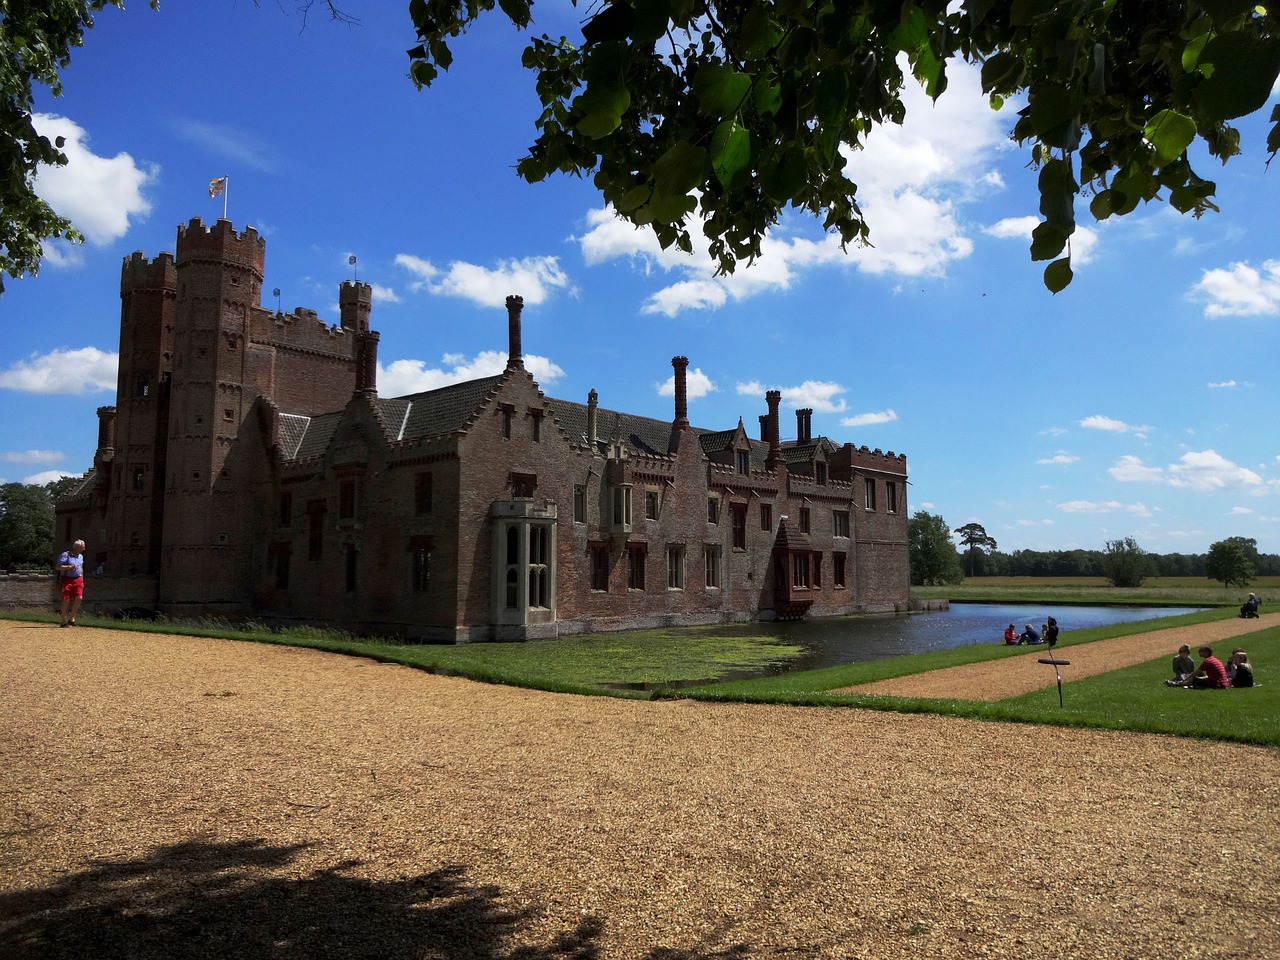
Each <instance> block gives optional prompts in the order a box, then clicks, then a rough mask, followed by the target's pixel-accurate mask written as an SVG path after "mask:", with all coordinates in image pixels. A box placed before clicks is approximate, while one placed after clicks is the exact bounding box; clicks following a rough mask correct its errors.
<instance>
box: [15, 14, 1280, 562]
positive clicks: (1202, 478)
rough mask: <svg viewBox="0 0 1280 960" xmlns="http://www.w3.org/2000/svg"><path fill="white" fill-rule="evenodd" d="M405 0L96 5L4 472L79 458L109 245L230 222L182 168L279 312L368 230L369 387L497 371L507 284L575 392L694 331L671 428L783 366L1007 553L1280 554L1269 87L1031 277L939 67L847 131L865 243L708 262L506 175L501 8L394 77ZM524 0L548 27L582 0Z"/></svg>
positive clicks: (92, 431) (76, 463) (42, 125)
mask: <svg viewBox="0 0 1280 960" xmlns="http://www.w3.org/2000/svg"><path fill="white" fill-rule="evenodd" d="M283 6H284V7H287V8H289V9H290V10H292V8H293V4H285V5H283ZM407 6H408V4H407V2H406V0H391V2H379V3H373V2H370V0H346V2H345V3H344V4H343V7H344V9H346V10H347V11H348V12H349V13H351V14H353V15H355V16H356V17H358V18H359V19H360V23H359V25H358V26H353V27H347V26H342V25H338V24H333V23H330V22H328V21H326V20H324V19H322V18H321V17H319V16H316V15H314V14H313V16H312V18H311V20H310V21H309V22H308V23H307V24H306V27H305V29H302V27H303V24H302V21H301V20H300V19H299V18H298V17H297V16H295V15H293V14H292V13H288V12H284V11H283V10H282V9H281V7H280V6H278V5H276V4H274V3H271V2H264V3H262V5H261V6H255V5H254V4H252V3H250V2H249V0H208V2H204V3H198V4H166V5H164V6H163V7H162V9H161V10H160V11H159V12H154V11H152V10H150V9H149V8H148V6H147V5H146V4H145V3H144V2H142V0H135V2H134V3H133V4H132V5H131V7H130V9H129V10H127V11H125V12H121V11H117V10H106V11H104V12H102V13H101V14H100V15H99V16H98V18H97V21H98V22H97V26H96V27H95V28H94V29H93V30H92V31H90V32H89V34H88V35H87V39H86V44H85V46H84V48H82V49H80V50H78V51H76V52H75V53H74V56H73V60H72V64H71V66H70V68H69V69H68V70H67V71H66V72H65V73H64V85H65V90H64V95H63V96H62V97H60V98H57V99H54V98H51V97H48V96H43V97H42V98H41V99H40V100H39V102H38V105H37V108H38V111H39V113H40V114H41V117H40V119H39V123H38V127H39V129H41V131H42V132H45V133H46V134H50V135H53V134H62V135H64V136H66V137H67V138H68V142H69V146H68V153H69V155H70V156H71V158H72V162H71V164H70V166H69V167H67V168H66V169H63V170H49V171H46V172H44V173H43V174H42V176H41V181H40V190H41V193H42V194H43V195H44V196H45V197H46V199H48V200H49V201H50V202H51V203H52V204H53V205H54V207H55V208H56V209H58V210H59V211H60V212H62V213H64V214H65V215H67V216H69V217H71V218H72V219H73V220H74V221H75V222H76V223H77V224H78V225H79V226H80V228H81V229H82V230H83V232H84V233H85V234H86V236H87V237H88V238H89V242H88V243H86V244H85V245H84V246H82V247H76V248H70V247H67V246H64V245H61V244H50V245H49V246H48V248H47V253H48V257H47V259H46V262H45V264H44V266H43V267H42V269H41V271H40V274H39V275H38V276H37V277H30V278H26V279H24V280H20V281H8V282H7V283H6V289H7V292H6V293H5V294H4V295H3V297H0V322H2V323H3V327H2V329H3V333H4V336H3V340H2V346H0V404H2V405H3V410H4V415H3V417H0V479H3V480H6V481H8V480H27V481H30V482H43V481H44V480H46V479H50V478H52V477H54V476H58V475H61V474H67V473H72V474H79V473H81V472H82V471H83V470H84V469H86V468H87V467H88V466H89V465H90V463H91V461H92V456H93V450H94V447H95V445H96V440H97V418H96V416H95V413H94V410H95V408H97V407H98V406H102V405H104V404H110V403H114V397H115V392H114V391H115V365H116V349H117V345H118V339H117V338H118V324H119V313H120V301H119V277H120V264H121V261H122V259H123V258H125V257H127V256H129V254H131V253H132V252H133V251H135V250H141V251H143V252H144V253H145V254H146V255H147V256H154V255H155V254H157V253H159V252H161V251H165V250H169V251H172V250H173V248H174V241H175V236H176V231H177V227H178V225H179V224H181V223H186V222H187V221H188V220H190V219H191V218H192V217H202V218H204V220H205V222H206V223H212V222H213V221H214V220H215V219H216V218H218V217H220V216H222V213H223V200H222V199H221V198H219V199H210V198H209V196H208V182H209V180H210V179H211V178H213V177H219V176H228V177H229V178H230V182H229V193H228V196H227V198H226V199H227V204H228V206H227V215H228V217H229V219H231V220H232V221H233V222H234V223H235V225H236V226H237V227H240V228H243V227H244V226H245V225H249V224H252V225H253V226H255V227H257V229H258V230H259V232H260V233H262V234H263V235H264V236H265V237H266V239H267V252H266V260H267V262H266V279H265V282H264V289H265V290H267V291H270V290H272V289H273V288H276V287H278V288H280V290H281V291H282V292H281V297H280V306H282V307H283V308H284V309H286V310H289V309H292V308H293V307H296V306H303V307H310V308H312V309H315V310H317V311H318V312H319V313H320V315H321V316H322V317H325V318H327V319H329V320H330V321H331V322H336V320H337V316H338V314H337V288H338V284H339V283H340V282H341V281H342V280H344V279H350V277H351V276H352V268H351V267H350V266H349V265H348V258H349V257H350V256H351V255H353V254H354V255H355V256H356V257H357V258H358V265H357V270H358V274H359V278H360V279H361V280H363V281H366V282H369V283H371V284H373V286H374V291H375V302H374V309H373V315H372V325H373V327H374V328H375V329H377V330H379V331H380V332H381V334H382V340H381V344H380V348H379V359H380V363H381V366H382V369H381V371H380V374H379V391H380V393H381V394H382V395H383V396H394V395H399V394H404V393H408V392H412V391H416V390H422V389H428V388H430V387H433V386H439V385H443V384H446V383H450V382H454V381H456V380H459V379H469V378H472V377H475V376H482V375H487V374H489V373H493V372H496V371H497V370H499V369H501V366H502V365H503V363H504V362H505V358H506V347H507V340H506V313H505V310H504V309H503V307H502V301H503V299H504V298H505V297H506V296H507V295H508V294H511V293H515V294H520V295H522V296H523V297H524V299H525V304H526V306H525V311H524V333H523V346H524V352H525V355H526V362H527V364H528V366H529V367H530V368H531V369H532V370H533V371H534V374H535V376H536V377H537V378H538V380H539V382H540V383H541V384H542V386H543V388H544V390H545V391H546V392H547V393H548V394H549V395H551V396H553V397H562V398H565V399H571V400H577V401H581V402H585V400H586V396H587V392H588V391H589V390H591V389H592V388H595V389H597V390H598V391H599V393H600V403H601V405H602V406H605V407H608V408H612V409H623V410H628V411H631V412H634V413H641V414H646V415H650V416H654V417H659V418H664V419H665V418H667V417H670V416H671V413H672V398H671V386H670V379H671V364H670V361H671V358H672V357H673V356H676V355H685V356H687V357H689V361H690V363H689V371H690V374H689V387H690V392H689V408H690V409H689V412H690V419H691V420H692V421H693V422H694V423H695V424H697V425H699V426H705V427H712V428H717V429H718V428H728V427H732V426H734V425H735V424H736V423H737V421H738V418H739V417H741V418H742V420H743V421H744V423H745V424H746V426H747V428H748V430H749V431H750V432H752V433H753V434H754V433H756V432H757V431H758V420H757V418H758V416H759V415H760V414H761V413H764V412H765V410H766V407H765V400H764V392H765V391H766V390H768V389H779V390H781V391H782V393H783V404H782V414H783V415H782V423H783V434H784V437H785V436H788V435H794V429H795V427H794V423H795V420H794V414H793V413H792V412H791V411H792V410H793V409H794V408H796V407H801V406H807V407H812V408H813V410H814V414H813V431H814V433H815V434H817V433H820V434H824V435H826V436H829V437H831V438H833V439H834V440H836V441H837V442H840V443H843V442H846V441H851V442H853V443H856V444H859V445H862V444H865V445H867V446H869V447H872V448H880V449H882V450H892V451H895V452H898V453H905V454H906V455H907V463H908V467H909V470H910V475H911V483H912V486H911V489H910V494H909V501H908V506H909V508H910V510H911V511H912V512H914V511H916V510H919V509H925V510H928V511H930V512H931V513H936V514H941V515H942V516H943V517H944V518H945V519H946V520H947V522H948V523H949V524H950V525H951V526H952V527H957V526H960V525H961V524H964V523H967V522H969V521H977V522H979V523H981V524H983V525H984V526H985V527H986V529H987V531H988V533H990V534H991V535H992V536H994V537H995V538H996V540H997V541H998V543H999V547H1000V549H1001V550H1005V551H1009V550H1016V549H1074V548H1085V549H1102V548H1103V546H1104V545H1105V543H1106V541H1107V540H1112V539H1117V538H1120V537H1126V536H1133V537H1135V538H1136V539H1137V541H1138V543H1139V544H1140V545H1141V546H1142V547H1144V548H1145V549H1147V550H1150V551H1155V552H1161V553H1167V552H1175V551H1179V552H1204V551H1205V550H1207V548H1208V547H1209V545H1210V544H1211V543H1213V542H1214V541H1216V540H1220V539H1222V538H1224V537H1227V536H1248V537H1254V538H1256V539H1257V541H1258V546H1259V548H1260V549H1261V550H1263V551H1265V552H1280V431H1277V429H1276V426H1275V424H1276V423H1277V420H1280V391H1277V380H1278V379H1280V374H1278V373H1277V369H1276V368H1277V365H1276V361H1275V358H1276V356H1277V353H1278V352H1280V351H1278V350H1277V347H1278V346H1280V343H1278V339H1280V337H1278V334H1277V330H1278V323H1280V217H1277V211H1280V202H1278V201H1280V169H1273V170H1271V171H1270V172H1268V171H1267V170H1266V168H1265V160H1266V154H1265V149H1264V144H1265V138H1266V125H1265V120H1266V118H1267V116H1268V115H1269V114H1270V111H1271V104H1270V103H1269V104H1268V106H1267V107H1266V108H1265V109H1264V110H1263V111H1262V112H1261V113H1260V114H1259V115H1257V116H1255V117H1252V118H1249V119H1247V120H1246V121H1244V122H1242V123H1241V129H1242V134H1243V147H1244V154H1243V155H1242V156H1240V157H1237V158H1236V159H1234V160H1233V161H1232V162H1231V164H1230V165H1229V166H1228V167H1226V168H1225V169H1223V168H1221V167H1219V166H1218V165H1217V164H1216V162H1211V161H1209V160H1207V159H1202V160H1201V161H1200V163H1199V164H1198V169H1199V172H1200V173H1201V174H1202V175H1204V176H1207V177H1211V178H1212V177H1217V180H1218V199H1219V201H1220V204H1221V206H1222V212H1221V213H1220V214H1210V215H1208V216H1206V217H1205V218H1203V219H1201V220H1199V221H1196V220H1194V219H1192V218H1191V217H1183V216H1180V215H1178V214H1177V213H1175V212H1173V211H1172V210H1170V209H1169V208H1167V207H1165V206H1164V205H1154V206H1151V207H1149V208H1148V209H1146V210H1141V211H1139V212H1137V213H1135V214H1134V215H1131V216H1129V217H1126V218H1123V220H1120V221H1117V222H1107V223H1104V224H1096V223H1093V222H1092V221H1090V220H1089V219H1088V214H1087V198H1086V199H1085V200H1084V201H1082V202H1080V203H1079V204H1078V212H1079V214H1080V216H1081V217H1082V223H1085V224H1087V229H1084V230H1081V231H1080V232H1078V234H1077V237H1076V241H1075V246H1074V252H1075V270H1076V277H1075V281H1074V282H1073V283H1072V285H1071V286H1070V287H1069V288H1068V289H1067V290H1066V291H1064V292H1063V293H1060V294H1058V295H1057V296H1052V295H1050V294H1049V293H1048V292H1047V291H1046V290H1045V289H1044V287H1043V286H1042V284H1041V277H1040V273H1041V266H1040V265H1037V264H1033V263H1031V262H1030V260H1029V257H1028V254H1027V238H1028V236H1029V232H1030V229H1031V226H1032V225H1034V223H1035V218H1036V211H1037V198H1036V195H1035V174H1034V172H1033V171H1031V170H1030V169H1028V168H1027V163H1028V160H1029V156H1028V154H1027V152H1026V151H1023V150H1020V149H1018V148H1017V147H1015V146H1014V145H1013V144H1011V143H1010V142H1009V140H1008V131H1009V129H1010V128H1011V126H1012V120H1011V117H1010V115H1009V114H1008V112H1006V113H1003V114H996V113H993V112H992V111H991V110H990V109H989V107H988V106H987V105H986V103H985V101H983V100H982V98H981V97H980V96H978V95H977V93H976V91H977V84H976V78H975V76H974V74H973V72H972V71H968V70H964V69H955V70H953V72H952V75H951V89H950V90H948V92H947V93H946V94H944V96H943V97H942V99H941V100H940V101H939V104H938V105H937V106H936V107H934V106H931V105H930V104H929V103H928V101H927V100H926V99H925V98H924V97H923V96H922V95H915V94H914V91H913V96H912V98H911V100H910V101H909V107H908V110H909V113H908V121H907V123H906V124H905V126H904V127H902V128H895V129H885V130H877V131H875V132H873V134H872V135H871V137H870V138H869V143H868V147H867V149H866V150H865V151H863V152H861V153H859V154H858V155H856V156H855V157H853V158H852V159H851V169H852V171H853V173H852V175H853V177H854V179H855V180H857V181H858V182H859V184H860V190H859V198H860V200H861V203H862V206H863V210H864V213H865V214H866V215H867V217H868V218H869V220H870V222H871V227H872V241H873V243H874V244H875V246H874V248H872V249H852V248H851V249H850V250H849V251H848V252H842V251H841V250H840V249H839V246H838V244H836V243H835V242H834V241H833V240H832V239H830V238H825V237H823V235H822V233H821V230H820V229H819V225H818V224H817V223H816V222H814V221H812V220H810V219H808V218H803V217H791V218H787V219H786V220H785V221H784V222H783V223H782V224H780V225H779V227H778V228H777V229H776V230H775V231H774V232H773V234H772V235H771V236H770V238H769V240H768V241H767V244H766V252H765V256H764V257H763V258H761V260H760V261H759V262H758V263H757V264H756V265H755V266H753V267H751V268H750V269H740V271H739V272H738V273H737V274H735V275H734V276H732V277H728V278H716V277H715V276H713V272H712V270H711V267H710V265H709V264H708V263H707V261H706V260H705V258H696V257H695V258H690V257H686V256H683V255H676V254H670V253H665V252H662V251H661V250H660V249H659V248H658V246H657V244H656V243H655V242H654V241H653V239H652V237H651V236H650V235H648V234H647V233H644V232H638V231H636V230H634V229H633V228H631V227H630V226H628V225H626V224H624V223H622V222H620V221H617V220H615V219H614V218H613V217H612V216H611V215H610V214H609V212H608V211H607V210H605V209H604V207H603V204H602V201H601V200H600V198H599V196H598V195H597V194H596V192H595V191H594V189H593V188H592V186H591V184H590V182H589V180H578V179H574V178H569V177H559V178H556V179H553V180H549V181H547V182H544V183H541V184H537V185H533V186H530V185H528V184H525V183H524V182H522V181H520V180H519V179H518V178H517V177H516V176H515V172H514V169H513V167H514V164H515V162H516V160H517V159H519V158H520V157H521V156H522V155H523V153H524V151H525V148H526V147H527V146H528V145H529V144H530V143H531V142H532V140H533V138H534V136H535V132H534V129H533V126H532V122H533V118H534V117H535V115H536V113H537V101H536V98H535V96H534V92H533V78H532V75H531V74H528V73H527V72H525V71H524V70H522V68H521V67H520V65H519V56H520V51H521V50H522V49H523V47H524V45H525V42H526V38H525V37H524V36H522V35H520V34H518V33H517V32H516V31H515V30H514V29H513V28H511V27H510V25H509V24H506V23H505V22H503V21H502V19H501V17H500V16H498V17H489V18H487V20H488V22H482V24H481V26H479V27H478V28H477V29H475V30H473V31H472V32H471V33H470V34H468V35H467V36H466V37H465V38H464V39H463V41H461V42H460V43H458V44H457V45H456V46H455V56H456V60H455V63H454V65H453V67H452V69H451V70H450V72H449V73H447V74H445V75H443V76H442V78H441V79H440V80H439V81H438V82H437V84H436V85H435V86H434V87H433V88H432V89H431V90H429V91H424V92H419V91H417V90H415V88H414V87H413V86H412V84H411V83H410V82H409V80H408V79H407V64H408V61H407V57H406V55H405V51H406V50H407V49H408V48H409V47H410V46H413V45H414V36H413V31H412V28H411V26H410V24H409V21H408V16H407V12H406V11H407ZM535 14H536V15H537V17H538V21H537V23H536V24H535V30H536V32H537V33H539V34H540V33H542V32H546V33H550V34H553V35H556V36H558V35H560V34H561V33H571V32H572V31H573V29H574V27H575V23H576V17H577V16H578V15H579V14H578V13H577V12H575V10H574V9H573V8H572V7H571V6H570V5H569V4H568V3H563V2H544V3H539V4H538V5H537V7H536V8H535ZM1274 102H1275V97H1273V98H1272V103H1274ZM264 305H265V306H268V307H273V308H274V307H275V306H276V303H275V302H274V298H272V297H268V300H267V302H265V303H264ZM788 427H789V428H790V429H789V430H788Z"/></svg>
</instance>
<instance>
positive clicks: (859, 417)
mask: <svg viewBox="0 0 1280 960" xmlns="http://www.w3.org/2000/svg"><path fill="white" fill-rule="evenodd" d="M897 419H898V415H897V414H896V413H895V412H894V411H892V410H881V411H880V412H879V413H859V414H856V415H854V416H852V417H845V418H844V419H843V420H841V421H840V426H842V427H871V426H875V425H876V424H880V423H892V422H893V421H894V420H897Z"/></svg>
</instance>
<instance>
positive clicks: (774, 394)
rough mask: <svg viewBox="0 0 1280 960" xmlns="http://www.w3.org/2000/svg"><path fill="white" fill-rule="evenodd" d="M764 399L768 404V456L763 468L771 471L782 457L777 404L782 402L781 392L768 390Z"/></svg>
mask: <svg viewBox="0 0 1280 960" xmlns="http://www.w3.org/2000/svg"><path fill="white" fill-rule="evenodd" d="M764 398H765V400H766V401H768V403H769V456H768V457H767V458H766V460H765V466H766V467H768V468H769V469H770V470H772V469H773V468H774V467H775V466H776V465H777V463H778V460H780V459H781V457H782V444H781V443H780V442H779V441H778V404H780V403H781V402H782V391H781V390H770V391H769V392H768V393H766V394H765V395H764Z"/></svg>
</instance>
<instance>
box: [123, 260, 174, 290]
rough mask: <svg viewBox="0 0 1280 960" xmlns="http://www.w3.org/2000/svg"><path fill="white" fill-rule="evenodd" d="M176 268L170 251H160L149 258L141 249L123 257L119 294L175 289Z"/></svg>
mask: <svg viewBox="0 0 1280 960" xmlns="http://www.w3.org/2000/svg"><path fill="white" fill-rule="evenodd" d="M177 286H178V270H177V267H176V266H175V265H174V262H173V254H172V253H161V254H160V255H159V256H157V257H156V258H155V259H154V260H149V259H147V257H146V256H145V255H144V254H143V253H142V251H141V250H135V251H134V252H133V255H132V256H129V257H125V259H124V263H123V264H122V265H121V267H120V295H121V296H124V295H125V294H126V293H131V292H134V291H139V290H148V291H156V290H176V289H177Z"/></svg>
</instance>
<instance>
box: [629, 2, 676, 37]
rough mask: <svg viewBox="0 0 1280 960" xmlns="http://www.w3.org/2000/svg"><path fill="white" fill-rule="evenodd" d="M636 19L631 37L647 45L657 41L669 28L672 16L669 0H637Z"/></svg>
mask: <svg viewBox="0 0 1280 960" xmlns="http://www.w3.org/2000/svg"><path fill="white" fill-rule="evenodd" d="M635 11H636V20H635V25H634V26H633V27H632V30H631V38H632V40H634V41H635V42H636V43H637V44H642V45H647V44H650V43H653V42H654V41H656V40H657V39H658V38H659V37H661V36H662V35H663V34H664V33H666V30H667V21H668V20H669V19H670V18H671V4H670V3H669V2H668V0H635Z"/></svg>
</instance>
